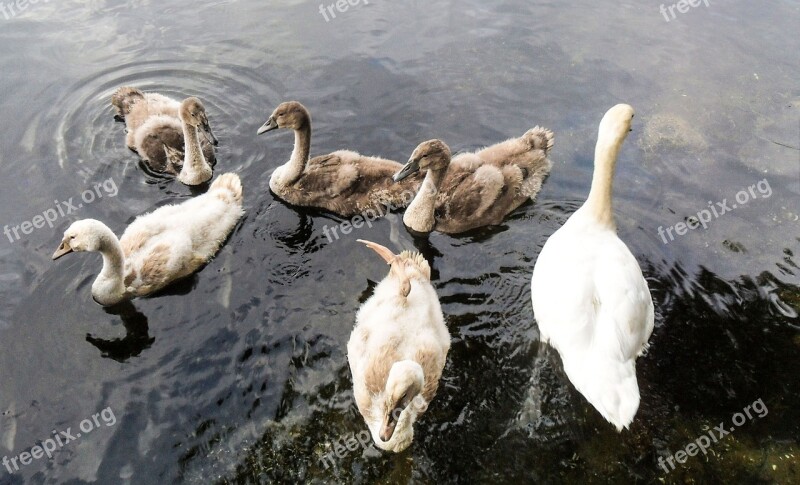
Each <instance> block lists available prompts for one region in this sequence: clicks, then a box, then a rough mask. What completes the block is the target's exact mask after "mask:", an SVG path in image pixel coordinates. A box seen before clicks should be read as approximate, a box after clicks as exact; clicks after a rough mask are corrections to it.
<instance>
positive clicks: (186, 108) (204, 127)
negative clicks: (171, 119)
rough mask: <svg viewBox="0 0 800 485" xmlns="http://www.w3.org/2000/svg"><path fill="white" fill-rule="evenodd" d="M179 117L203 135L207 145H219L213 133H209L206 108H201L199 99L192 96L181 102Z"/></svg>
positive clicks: (209, 125) (209, 127)
mask: <svg viewBox="0 0 800 485" xmlns="http://www.w3.org/2000/svg"><path fill="white" fill-rule="evenodd" d="M179 116H180V118H181V121H183V122H184V123H186V124H187V125H189V126H192V127H194V128H196V129H198V130H199V131H200V132H201V133H203V136H205V137H206V140H208V142H209V143H211V144H212V145H214V146H216V145H219V140H217V137H216V136H214V132H213V131H211V124H209V122H208V114H207V113H206V107H205V106H203V103H202V102H201V101H200V100H199V99H197V98H195V97H194V96H192V97H191V98H186V99H185V100H183V102H182V103H181V109H180V111H179Z"/></svg>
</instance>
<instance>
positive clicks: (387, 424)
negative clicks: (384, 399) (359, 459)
mask: <svg viewBox="0 0 800 485" xmlns="http://www.w3.org/2000/svg"><path fill="white" fill-rule="evenodd" d="M405 408H406V406H405V405H402V404H399V405H398V406H396V407H395V408H394V409H392V412H391V413H389V414H387V415H386V417H385V418H384V419H383V427H382V428H381V434H380V438H381V441H384V442H386V441H389V440H390V439H392V436H393V435H394V430H395V428H396V427H397V421H398V420H399V419H400V415H401V414H402V413H403V409H405Z"/></svg>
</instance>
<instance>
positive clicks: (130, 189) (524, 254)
mask: <svg viewBox="0 0 800 485" xmlns="http://www.w3.org/2000/svg"><path fill="white" fill-rule="evenodd" d="M798 15H800V11H798V6H797V4H796V2H792V1H789V0H785V1H779V2H773V3H771V4H770V6H769V7H764V6H762V5H760V4H758V5H756V4H750V3H747V2H745V1H744V0H735V1H732V2H726V3H724V4H722V3H720V4H715V3H712V4H711V5H710V6H709V7H708V8H703V9H695V10H693V11H691V12H690V13H687V14H685V15H681V16H678V17H677V18H676V19H674V20H670V22H666V21H665V20H664V18H663V16H662V15H661V14H660V13H659V9H658V5H656V4H652V5H647V4H642V3H641V2H639V3H636V2H623V3H621V4H620V3H611V2H590V1H589V0H579V1H576V2H571V3H569V4H562V3H548V2H538V1H534V2H526V1H522V0H504V1H501V2H478V1H475V0H467V1H463V2H452V1H445V2H435V3H430V2H419V1H412V2H395V3H390V2H370V4H369V5H359V6H358V8H352V9H350V10H348V12H346V13H345V14H342V15H340V16H339V17H337V18H336V19H331V20H330V21H329V22H326V21H325V19H324V18H323V16H321V15H320V14H319V4H318V3H308V2H283V3H277V2H267V3H265V2H243V1H235V0H225V1H209V2H202V3H197V2H194V3H192V2H188V1H184V0H181V1H175V2H166V3H164V2H162V3H154V2H150V1H143V0H137V1H134V2H123V1H120V0H97V1H92V2H77V1H72V0H59V1H58V2H56V1H53V2H47V3H43V2H39V3H38V4H31V5H30V7H29V8H28V9H26V10H25V11H24V12H22V13H20V14H19V15H17V16H15V17H14V18H11V19H4V18H3V17H2V14H0V39H2V41H3V42H2V43H3V46H4V49H3V53H2V54H0V69H2V71H3V74H4V75H3V79H2V80H0V93H2V97H0V103H2V107H3V110H2V113H3V114H2V115H0V128H2V131H3V134H4V140H5V141H4V143H3V148H2V149H0V174H2V176H3V177H2V179H0V215H2V218H0V226H4V225H10V226H12V227H13V226H15V225H19V224H21V223H22V222H23V221H26V220H31V219H32V218H33V217H34V216H35V215H37V214H41V213H42V212H43V211H45V210H47V209H48V208H51V207H53V204H54V201H56V200H57V201H63V200H68V199H69V198H70V197H80V195H81V194H82V192H83V191H84V190H86V189H87V187H92V186H94V184H96V183H103V181H106V180H109V179H110V180H113V181H114V182H115V186H116V188H117V190H118V193H117V194H116V196H115V197H104V198H102V199H100V200H97V201H94V202H93V203H92V204H87V205H86V206H85V207H83V208H82V209H81V210H80V211H79V213H77V214H74V215H71V216H68V217H59V218H58V219H57V220H56V221H55V223H54V227H53V228H52V229H51V228H49V227H45V228H42V229H39V230H37V231H35V232H33V233H32V234H30V235H26V236H25V237H23V238H20V240H18V241H14V242H9V241H8V240H7V239H5V237H4V236H2V235H0V237H2V238H3V239H2V240H0V371H2V375H3V379H0V458H2V456H6V455H7V456H9V457H12V456H16V455H18V454H20V453H21V452H23V451H27V450H30V448H31V447H32V446H34V445H35V444H36V443H37V440H40V439H41V438H42V437H43V436H48V434H49V433H50V431H51V430H52V429H65V428H66V427H67V426H70V425H72V424H73V423H75V422H79V421H80V420H81V419H83V418H85V417H86V416H87V415H90V414H91V413H93V412H95V410H97V409H105V408H106V407H111V408H112V409H114V412H115V415H116V417H117V419H118V423H117V424H116V425H115V426H114V427H113V428H109V432H107V433H102V434H94V435H92V436H91V437H87V438H86V439H83V440H81V442H80V445H79V446H77V445H76V446H74V447H71V448H67V449H65V450H63V451H62V452H60V453H59V454H58V455H57V456H56V457H55V458H54V459H53V460H51V461H41V460H40V461H39V462H36V463H34V464H32V465H30V466H26V467H23V468H22V469H21V470H20V471H16V472H15V473H13V474H8V473H7V470H5V469H4V468H0V483H2V484H6V483H14V484H16V483H61V482H70V483H171V482H174V481H178V482H181V481H183V482H187V483H209V482H220V483H226V482H227V483H253V482H263V483H269V482H274V483H287V482H291V483H296V482H341V483H375V482H379V483H428V482H442V483H448V482H463V483H486V482H499V483H523V482H524V483H538V482H544V483H573V482H576V483H594V482H597V483H608V482H622V483H629V482H642V483H651V482H655V481H658V480H660V479H663V480H664V481H666V482H667V483H683V482H685V481H688V480H694V481H697V482H704V483H718V482H722V483H726V482H734V483H738V482H743V481H745V482H761V481H763V482H772V483H795V482H798V481H800V477H798V473H800V471H799V470H798V465H797V463H798V457H800V450H798V446H799V445H798V443H799V442H800V415H799V414H800V411H798V410H800V401H798V399H799V398H798V396H800V388H798V379H797V375H798V374H800V364H798V360H797V358H796V355H797V353H798V351H800V321H798V312H800V278H798V273H799V272H800V268H798V261H797V257H796V254H797V252H798V250H800V249H799V248H798V243H800V234H798V233H797V221H798V214H800V208H798V203H797V202H798V200H800V199H798V194H799V193H800V178H799V177H800V160H799V159H798V155H799V152H800V150H798V148H800V121H798V120H800V108H798V106H800V92H798V90H797V82H796V80H797V79H798V78H800V68H799V67H798V66H797V63H796V62H795V61H796V59H795V58H794V57H793V53H796V52H797V51H798V47H800V45H798V44H800V41H798V38H797V36H796V35H794V34H793V33H794V31H795V30H796V24H797V18H798ZM122 85H135V86H138V87H140V88H142V89H144V90H148V91H158V92H161V93H163V94H165V95H168V96H172V97H175V98H182V97H185V96H188V95H197V96H199V97H201V98H202V100H203V102H204V104H205V105H206V107H207V109H208V111H209V116H210V119H211V122H212V124H213V126H214V129H215V133H216V134H217V136H218V137H219V138H220V141H221V144H220V146H219V150H218V157H219V161H218V164H217V169H218V170H222V171H235V172H237V173H239V174H240V175H241V177H242V180H243V184H244V191H245V205H246V207H245V208H246V210H247V214H246V216H245V218H244V219H243V221H242V222H241V224H240V225H239V226H238V227H237V229H236V232H235V233H234V234H233V235H232V236H231V238H230V240H229V242H228V243H227V244H226V245H225V247H224V248H223V249H222V250H221V251H220V253H219V254H218V255H217V257H216V258H215V259H214V260H213V261H212V262H211V263H210V264H209V265H208V266H206V267H205V268H204V269H203V270H202V271H201V272H200V273H199V274H198V275H196V276H195V277H193V278H190V279H188V280H187V281H184V282H182V283H181V284H179V285H177V286H175V287H172V288H170V289H169V290H168V291H166V292H164V293H163V294H160V295H159V296H158V297H154V298H148V299H140V300H136V301H135V302H133V303H132V304H128V305H123V306H120V307H117V308H112V309H108V310H106V309H103V308H100V307H99V306H97V305H96V304H95V303H94V302H93V301H92V299H91V295H90V286H91V282H92V281H93V279H94V277H95V275H96V273H97V271H99V269H100V265H101V262H100V258H99V256H97V255H94V256H92V255H86V257H82V258H74V259H71V260H64V261H63V262H59V264H58V265H53V264H52V262H51V261H50V254H52V250H53V248H55V247H56V246H57V244H58V241H60V238H61V234H62V233H63V231H64V229H66V227H68V226H69V224H70V223H71V222H72V221H73V220H74V219H75V218H76V217H81V218H84V217H92V218H96V219H99V220H102V221H103V222H105V223H107V224H108V225H109V227H111V228H112V229H113V230H114V231H115V232H117V233H118V234H121V232H122V231H123V230H124V228H125V226H126V225H127V224H129V223H130V222H131V221H132V220H133V218H134V217H135V216H136V215H138V214H140V213H143V212H146V211H149V210H152V209H154V208H156V207H158V206H161V205H163V204H167V203H174V202H179V201H181V200H184V199H186V198H188V197H191V196H193V195H194V194H195V191H193V190H192V189H190V188H188V187H185V186H182V185H181V184H179V183H176V182H174V181H173V180H170V179H165V178H163V177H157V176H153V175H150V174H147V173H145V172H144V171H143V170H142V169H141V167H140V165H139V163H138V161H137V159H136V157H135V155H134V154H132V153H131V152H130V151H129V150H128V149H127V148H126V147H125V144H124V126H123V125H122V124H120V123H115V122H114V119H113V111H112V109H111V107H110V104H109V98H110V95H111V93H113V91H114V90H115V89H116V88H117V87H119V86H122ZM290 99H298V100H300V101H302V102H303V103H304V104H305V105H306V106H308V107H309V108H310V109H311V112H312V117H313V120H314V138H313V141H312V151H313V154H322V153H327V152H329V151H332V150H335V149H339V148H351V149H355V150H358V151H360V152H362V153H365V154H375V155H382V156H385V157H389V158H393V159H397V160H399V161H404V160H405V159H406V158H407V157H408V155H409V154H410V152H411V150H413V148H414V147H415V146H416V145H417V144H418V143H419V142H420V141H422V140H424V139H430V138H433V137H439V138H442V139H444V140H446V141H447V142H448V143H449V144H450V145H451V146H452V147H453V149H454V150H470V149H474V148H476V147H480V146H484V145H488V144H491V143H494V142H497V141H500V140H502V139H505V138H507V137H510V136H518V135H519V134H521V133H524V132H525V131H526V130H527V129H529V128H531V127H532V126H534V125H537V124H540V125H545V126H547V127H549V128H551V129H553V130H554V132H555V133H556V140H555V143H556V147H555V149H554V152H553V159H554V162H555V166H554V168H553V172H552V175H551V176H550V178H549V179H548V180H547V182H546V184H545V186H544V188H543V190H542V192H541V193H540V194H539V197H538V199H537V201H536V203H534V204H526V205H525V206H523V207H521V208H520V209H519V210H517V211H516V212H515V213H514V214H513V215H512V216H511V217H509V219H508V220H507V221H506V223H505V224H503V225H502V226H499V227H495V228H486V229H482V230H479V231H476V232H474V233H472V234H470V235H467V236H464V237H460V238H452V237H449V236H445V235H441V234H432V235H430V236H426V237H417V236H413V235H411V234H409V233H408V232H407V231H406V230H405V229H404V228H403V227H402V223H401V222H400V220H399V217H397V215H393V216H390V217H387V218H385V219H382V220H379V221H376V222H375V223H373V227H372V228H371V229H370V228H366V227H365V228H362V229H359V230H356V231H354V232H353V233H352V234H350V235H349V236H348V238H345V237H342V238H340V239H339V240H336V241H333V242H331V241H329V240H328V239H327V238H326V237H325V235H324V232H323V228H324V227H325V226H326V225H328V226H330V225H333V224H338V223H339V222H341V221H340V219H339V218H337V217H335V216H331V215H329V214H324V213H320V212H318V211H314V210H297V209H294V208H292V207H289V206H287V205H286V204H284V203H282V202H281V201H278V200H276V199H275V198H274V197H273V196H272V195H271V193H270V192H269V188H268V180H269V176H270V174H271V173H272V171H273V170H274V168H275V167H277V166H278V165H279V164H280V163H282V162H283V161H285V160H286V159H287V158H288V157H289V154H290V152H291V150H292V140H291V137H278V138H274V139H269V140H265V139H261V138H256V137H255V131H256V129H257V128H258V127H259V126H260V125H261V124H262V123H263V121H264V119H266V117H267V116H268V115H269V113H270V112H271V111H272V109H274V107H275V106H277V104H278V103H280V102H281V101H285V100H290ZM618 102H628V103H630V104H632V105H633V106H634V107H635V108H636V110H637V117H636V118H635V120H634V132H633V133H631V136H630V137H629V139H628V142H627V145H626V146H625V148H624V149H623V152H622V154H621V157H620V161H619V164H618V174H617V181H616V201H615V207H616V211H617V222H618V226H619V232H620V236H621V237H622V239H623V240H624V241H626V242H627V243H628V245H629V246H630V248H631V250H632V251H633V253H634V254H635V255H636V256H637V258H638V259H639V261H640V262H641V264H642V268H643V270H644V273H645V275H646V277H647V279H648V282H649V284H650V287H651V290H652V293H653V297H654V301H655V303H656V309H657V314H656V329H655V331H654V334H653V336H652V338H651V341H650V342H651V348H650V350H649V352H648V354H647V355H646V356H644V357H642V358H640V359H639V360H638V377H639V384H640V388H641V395H642V404H641V406H640V409H639V413H638V415H637V417H636V420H635V421H634V424H633V426H632V428H631V430H629V431H626V432H624V433H622V434H618V433H616V432H615V431H614V429H613V428H612V427H611V426H609V425H608V424H607V423H605V422H604V421H603V420H602V418H601V417H600V416H599V415H598V414H597V413H596V412H595V411H594V410H593V409H592V408H591V407H590V406H589V405H588V403H587V402H586V401H585V400H584V399H582V397H581V396H580V394H578V393H577V392H576V391H575V390H574V388H573V387H572V386H571V385H570V384H569V382H568V380H567V379H566V376H565V375H564V373H563V370H562V368H561V363H560V360H559V357H558V355H557V354H556V353H555V352H553V351H552V349H550V348H548V347H544V346H540V345H539V342H538V331H537V327H536V324H535V322H534V321H533V313H532V309H531V308H530V274H531V272H532V269H533V265H534V263H535V261H536V257H537V255H538V253H539V250H540V249H541V247H542V246H543V245H544V242H545V241H546V239H547V237H548V236H549V235H550V234H552V233H553V232H554V231H555V230H556V229H558V228H559V227H560V226H561V225H562V224H563V223H564V221H565V220H566V218H567V217H569V215H570V214H571V213H572V212H574V211H575V210H576V209H577V208H578V207H580V205H581V203H582V201H583V199H584V197H585V196H586V193H587V190H588V186H589V183H590V180H591V168H592V167H591V164H592V154H593V148H594V146H593V145H594V139H595V134H596V130H597V123H598V121H599V119H600V117H601V116H602V114H603V113H604V112H605V110H606V109H607V108H608V107H610V106H611V105H613V104H615V103H618ZM764 179H767V180H768V181H769V184H770V188H771V190H772V195H771V196H770V197H769V198H759V200H758V201H757V202H758V203H752V204H747V205H746V206H743V207H741V208H738V209H737V210H736V211H732V212H730V213H726V214H724V215H723V216H721V217H720V218H718V219H715V221H714V223H713V224H709V227H708V229H704V230H695V231H691V232H689V234H687V235H685V236H681V237H679V238H676V240H675V241H671V242H670V243H669V244H664V243H663V241H662V240H661V238H660V237H659V235H658V228H659V227H660V226H664V227H667V226H670V225H673V224H675V223H677V222H680V221H685V220H686V218H688V217H690V216H693V215H696V214H697V212H698V211H700V210H702V209H704V208H706V207H708V203H709V201H721V200H723V199H724V198H726V197H727V198H730V197H731V195H735V194H736V192H737V191H739V190H740V189H741V188H742V187H749V186H751V185H753V184H757V183H758V181H760V180H764ZM357 238H368V239H372V240H375V241H377V242H380V243H381V244H386V245H388V246H389V247H392V248H393V249H396V250H399V249H416V250H418V251H420V252H422V253H423V254H424V256H425V257H426V258H427V259H428V261H429V262H430V263H431V266H432V274H433V280H434V281H433V282H434V285H435V287H436V289H437V291H438V293H439V295H440V298H441V301H442V306H443V310H444V312H445V315H446V320H447V324H448V326H449V328H450V332H451V334H452V336H453V346H452V349H451V352H450V354H449V358H448V362H447V366H446V368H445V371H444V375H443V380H442V383H441V386H440V391H439V394H438V396H437V398H436V400H435V401H434V402H433V403H432V405H431V407H430V409H429V410H428V412H426V414H425V415H424V416H423V418H422V419H421V421H420V422H418V423H417V429H416V436H415V441H414V445H413V446H412V447H411V448H410V449H409V450H408V451H406V452H404V453H402V454H399V455H389V454H385V453H382V452H378V451H377V450H375V449H374V448H372V447H370V448H367V449H365V450H362V449H361V447H359V448H358V449H357V450H356V451H352V452H350V453H347V454H345V455H344V456H343V457H342V458H341V459H338V458H337V460H336V463H335V465H330V464H327V465H328V466H326V463H325V462H323V461H322V457H324V456H325V455H327V454H328V453H330V452H331V451H332V450H333V449H334V446H335V444H336V443H339V442H340V440H342V439H343V438H346V437H348V436H353V434H355V433H358V432H360V431H362V430H363V429H364V425H363V420H362V419H361V417H360V415H359V414H358V412H357V410H356V407H355V404H354V400H353V395H352V383H351V379H350V372H349V369H348V367H347V359H346V355H345V345H346V342H347V339H348V337H349V333H350V331H351V329H352V325H353V323H354V321H355V312H356V311H357V309H358V307H359V305H360V304H361V303H362V302H363V301H365V299H366V298H367V297H368V296H369V295H370V294H371V292H372V288H373V286H374V282H375V281H379V280H380V279H381V278H382V277H383V276H384V275H385V267H384V265H383V264H381V263H380V262H379V261H377V260H375V258H373V257H371V256H370V255H369V254H367V253H366V252H365V250H364V248H363V247H362V246H361V245H360V244H358V243H356V239H357ZM757 399H762V400H763V402H764V403H765V405H766V406H767V407H768V409H769V414H768V415H767V416H766V417H764V418H763V419H759V420H757V421H754V422H750V423H747V424H745V425H744V426H742V427H740V428H738V429H736V431H735V432H734V433H732V434H731V435H729V436H726V437H725V438H724V440H721V441H720V442H719V443H716V444H714V446H713V448H712V450H711V451H710V452H709V454H708V455H705V456H702V457H692V458H690V459H689V460H687V462H686V463H685V464H682V465H681V466H680V467H678V468H677V469H676V470H675V471H672V472H670V473H669V474H665V473H664V472H663V470H661V469H660V468H659V466H658V458H659V457H666V456H669V455H671V454H673V453H675V452H676V451H678V450H680V449H684V447H685V446H686V444H687V443H689V442H691V441H694V440H695V439H697V437H698V436H700V435H701V434H703V433H704V432H705V430H707V428H709V427H713V426H716V425H717V424H718V423H720V422H730V419H731V416H732V415H733V414H734V413H736V412H739V411H741V410H742V408H743V407H744V406H746V405H747V404H749V403H752V402H754V401H756V400H757Z"/></svg>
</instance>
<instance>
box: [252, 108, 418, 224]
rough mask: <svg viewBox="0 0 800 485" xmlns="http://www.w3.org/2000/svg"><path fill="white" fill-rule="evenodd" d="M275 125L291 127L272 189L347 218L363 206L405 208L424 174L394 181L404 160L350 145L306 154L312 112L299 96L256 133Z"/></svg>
mask: <svg viewBox="0 0 800 485" xmlns="http://www.w3.org/2000/svg"><path fill="white" fill-rule="evenodd" d="M279 128H286V129H291V130H294V132H295V147H294V151H293V152H292V156H291V159H290V160H289V161H288V162H287V163H286V164H284V165H282V166H280V167H278V168H277V169H275V172H274V173H273V174H272V177H271V178H270V189H272V191H273V192H274V193H275V194H276V195H277V196H278V197H280V198H281V199H283V200H285V201H286V202H288V203H290V204H293V205H297V206H304V207H317V208H320V209H325V210H328V211H331V212H333V213H336V214H338V215H340V216H344V217H349V216H353V215H357V214H363V213H365V212H367V211H375V212H377V213H381V214H382V213H384V212H385V211H386V209H387V208H388V209H390V210H391V209H396V208H403V207H406V206H407V205H408V204H409V203H410V202H411V200H412V199H413V197H414V194H415V193H416V191H417V190H418V188H419V185H420V183H421V182H422V176H421V175H417V176H415V177H411V178H409V179H408V180H407V181H405V182H404V183H402V184H393V183H392V174H394V173H395V172H397V171H398V170H399V169H400V168H402V164H400V163H398V162H395V161H392V160H387V159H384V158H377V157H367V156H363V155H360V154H358V153H356V152H352V151H349V150H340V151H336V152H333V153H330V154H328V155H323V156H319V157H315V158H311V159H309V153H310V149H311V115H310V114H309V112H308V110H307V109H306V108H305V107H304V106H303V105H302V104H300V103H299V102H297V101H290V102H286V103H282V104H281V105H279V106H278V107H277V108H275V111H273V113H272V115H271V116H270V117H269V120H267V122H266V123H264V125H263V126H262V127H261V129H259V130H258V134H259V135H260V134H262V133H266V132H268V131H272V130H275V129H279Z"/></svg>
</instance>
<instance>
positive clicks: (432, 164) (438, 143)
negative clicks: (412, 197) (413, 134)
mask: <svg viewBox="0 0 800 485" xmlns="http://www.w3.org/2000/svg"><path fill="white" fill-rule="evenodd" d="M451 157H452V153H451V152H450V147H449V146H447V144H446V143H445V142H443V141H442V140H428V141H426V142H422V143H420V144H419V146H417V148H416V149H414V153H412V154H411V157H410V158H409V159H408V163H406V164H405V166H404V167H403V168H402V169H400V171H399V172H397V173H396V174H394V176H393V177H392V179H393V180H394V181H395V182H399V181H401V180H403V179H404V178H407V177H408V176H410V175H412V174H414V173H416V172H419V171H420V170H430V171H433V172H436V171H441V170H445V169H446V168H447V167H448V165H450V159H451Z"/></svg>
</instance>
